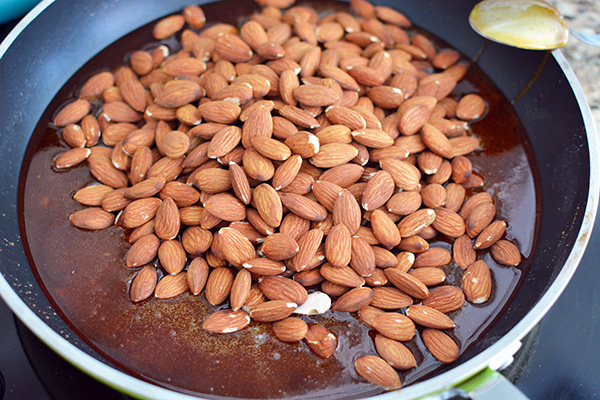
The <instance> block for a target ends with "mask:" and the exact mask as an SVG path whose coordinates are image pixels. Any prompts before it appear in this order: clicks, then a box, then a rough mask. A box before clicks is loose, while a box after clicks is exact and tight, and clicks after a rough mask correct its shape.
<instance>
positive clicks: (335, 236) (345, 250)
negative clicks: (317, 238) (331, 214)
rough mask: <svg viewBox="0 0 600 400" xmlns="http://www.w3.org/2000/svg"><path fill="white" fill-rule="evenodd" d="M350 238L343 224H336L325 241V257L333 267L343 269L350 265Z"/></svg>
mask: <svg viewBox="0 0 600 400" xmlns="http://www.w3.org/2000/svg"><path fill="white" fill-rule="evenodd" d="M351 256H352V238H351V235H350V231H349V230H348V228H347V227H346V225H344V224H337V225H335V226H334V227H333V228H331V230H330V231H329V234H328V235H327V238H326V239H325V257H327V261H328V262H329V263H330V264H331V265H332V266H333V267H343V266H346V265H348V263H350V258H351Z"/></svg>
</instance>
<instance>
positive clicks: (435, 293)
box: [422, 285, 465, 314]
mask: <svg viewBox="0 0 600 400" xmlns="http://www.w3.org/2000/svg"><path fill="white" fill-rule="evenodd" d="M464 303H465V295H464V293H463V291H462V290H461V289H460V288H458V287H456V286H451V285H446V286H440V287H438V288H435V289H432V290H431V291H430V292H429V297H427V298H426V299H425V300H423V303H422V304H423V305H424V306H427V307H431V308H435V309H436V310H438V311H440V312H442V313H444V314H447V313H450V312H452V311H456V310H458V309H459V308H460V307H462V305H463V304H464Z"/></svg>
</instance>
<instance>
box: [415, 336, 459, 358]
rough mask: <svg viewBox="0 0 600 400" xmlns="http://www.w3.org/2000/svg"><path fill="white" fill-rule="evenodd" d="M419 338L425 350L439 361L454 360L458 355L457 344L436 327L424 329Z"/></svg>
mask: <svg viewBox="0 0 600 400" xmlns="http://www.w3.org/2000/svg"><path fill="white" fill-rule="evenodd" d="M421 338H422V339H423V343H425V347H427V350H429V351H430V352H431V354H433V356H434V357H435V358H436V359H437V360H438V361H440V362H443V363H445V364H449V363H452V362H454V361H456V359H457V358H458V356H459V355H460V352H459V349H458V345H457V344H456V342H455V341H454V340H453V339H452V338H451V337H450V336H448V335H447V334H446V333H444V332H442V331H440V330H437V329H424V330H423V332H422V333H421Z"/></svg>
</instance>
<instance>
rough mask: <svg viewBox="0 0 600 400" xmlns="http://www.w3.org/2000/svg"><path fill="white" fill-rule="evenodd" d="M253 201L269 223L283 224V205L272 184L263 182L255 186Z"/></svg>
mask: <svg viewBox="0 0 600 400" xmlns="http://www.w3.org/2000/svg"><path fill="white" fill-rule="evenodd" d="M252 203H253V205H254V206H255V207H256V210H257V211H258V213H259V214H260V216H261V217H262V218H263V219H264V222H265V223H266V224H267V225H269V226H272V227H277V226H279V225H280V224H281V219H282V215H283V208H282V207H283V206H282V202H281V198H280V197H279V195H278V194H277V191H276V190H275V189H273V187H272V186H270V185H269V184H266V183H263V184H260V185H258V186H257V187H256V188H254V190H253V191H252ZM271 233H272V232H271Z"/></svg>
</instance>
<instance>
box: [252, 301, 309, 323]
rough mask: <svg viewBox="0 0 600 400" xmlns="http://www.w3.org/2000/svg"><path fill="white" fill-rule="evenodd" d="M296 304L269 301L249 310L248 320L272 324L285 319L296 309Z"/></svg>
mask: <svg viewBox="0 0 600 400" xmlns="http://www.w3.org/2000/svg"><path fill="white" fill-rule="evenodd" d="M297 307H298V306H297V304H296V303H292V302H289V301H285V300H270V301H265V302H264V303H260V304H258V305H255V306H253V307H252V308H250V318H252V319H253V320H255V321H258V322H274V321H279V320H282V319H284V318H287V317H289V316H290V314H292V313H293V312H294V310H295V309H296V308H297Z"/></svg>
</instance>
